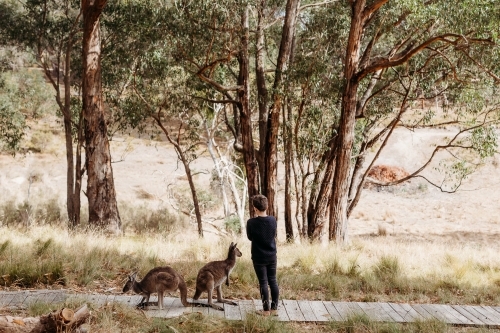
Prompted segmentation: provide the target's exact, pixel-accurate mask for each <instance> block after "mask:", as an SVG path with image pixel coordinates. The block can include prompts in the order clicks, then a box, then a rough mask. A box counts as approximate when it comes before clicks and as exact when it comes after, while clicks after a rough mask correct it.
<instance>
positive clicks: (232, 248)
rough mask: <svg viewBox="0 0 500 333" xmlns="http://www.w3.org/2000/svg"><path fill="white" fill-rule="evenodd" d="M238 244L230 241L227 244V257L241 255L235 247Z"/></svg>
mask: <svg viewBox="0 0 500 333" xmlns="http://www.w3.org/2000/svg"><path fill="white" fill-rule="evenodd" d="M236 245H238V244H237V243H233V242H231V245H229V252H228V254H227V257H228V258H236V257H241V256H242V254H241V251H240V249H238V248H237V247H236Z"/></svg>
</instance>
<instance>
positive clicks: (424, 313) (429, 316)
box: [411, 304, 441, 320]
mask: <svg viewBox="0 0 500 333" xmlns="http://www.w3.org/2000/svg"><path fill="white" fill-rule="evenodd" d="M411 307H412V308H414V309H415V311H417V312H418V313H419V314H420V315H421V316H422V317H424V319H438V320H441V319H440V318H436V317H434V316H433V315H432V314H430V313H429V312H427V310H425V309H424V308H423V307H422V304H411Z"/></svg>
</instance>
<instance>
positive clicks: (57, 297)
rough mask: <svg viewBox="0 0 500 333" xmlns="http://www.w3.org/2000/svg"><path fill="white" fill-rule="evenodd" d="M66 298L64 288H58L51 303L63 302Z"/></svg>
mask: <svg viewBox="0 0 500 333" xmlns="http://www.w3.org/2000/svg"><path fill="white" fill-rule="evenodd" d="M66 299H68V295H66V292H64V290H59V291H57V292H55V295H54V299H53V300H52V303H64V302H66Z"/></svg>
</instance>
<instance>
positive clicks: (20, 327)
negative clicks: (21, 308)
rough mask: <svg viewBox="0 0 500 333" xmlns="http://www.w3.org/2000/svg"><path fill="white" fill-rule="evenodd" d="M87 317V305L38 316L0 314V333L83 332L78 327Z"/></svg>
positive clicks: (88, 314) (88, 313) (88, 312)
mask: <svg viewBox="0 0 500 333" xmlns="http://www.w3.org/2000/svg"><path fill="white" fill-rule="evenodd" d="M89 317H90V311H89V309H88V308H87V305H83V306H81V307H80V308H78V309H77V310H76V311H73V310H71V309H68V308H63V309H61V310H56V311H53V312H51V313H49V314H48V315H43V316H40V317H27V318H24V317H13V316H0V333H63V332H66V333H69V332H82V333H83V332H84V331H83V330H80V329H79V327H80V326H81V325H82V324H84V323H85V321H87V319H88V318H89Z"/></svg>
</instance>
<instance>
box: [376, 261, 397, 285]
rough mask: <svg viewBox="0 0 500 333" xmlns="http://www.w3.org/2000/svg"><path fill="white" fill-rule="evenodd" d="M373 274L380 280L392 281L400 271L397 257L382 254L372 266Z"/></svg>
mask: <svg viewBox="0 0 500 333" xmlns="http://www.w3.org/2000/svg"><path fill="white" fill-rule="evenodd" d="M373 272H374V274H375V276H377V277H378V278H379V279H381V280H390V281H394V280H395V279H396V278H397V277H398V276H399V274H400V273H401V266H400V265H399V260H398V258H397V257H393V256H383V257H381V258H380V260H379V262H378V264H377V265H375V267H374V268H373Z"/></svg>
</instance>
